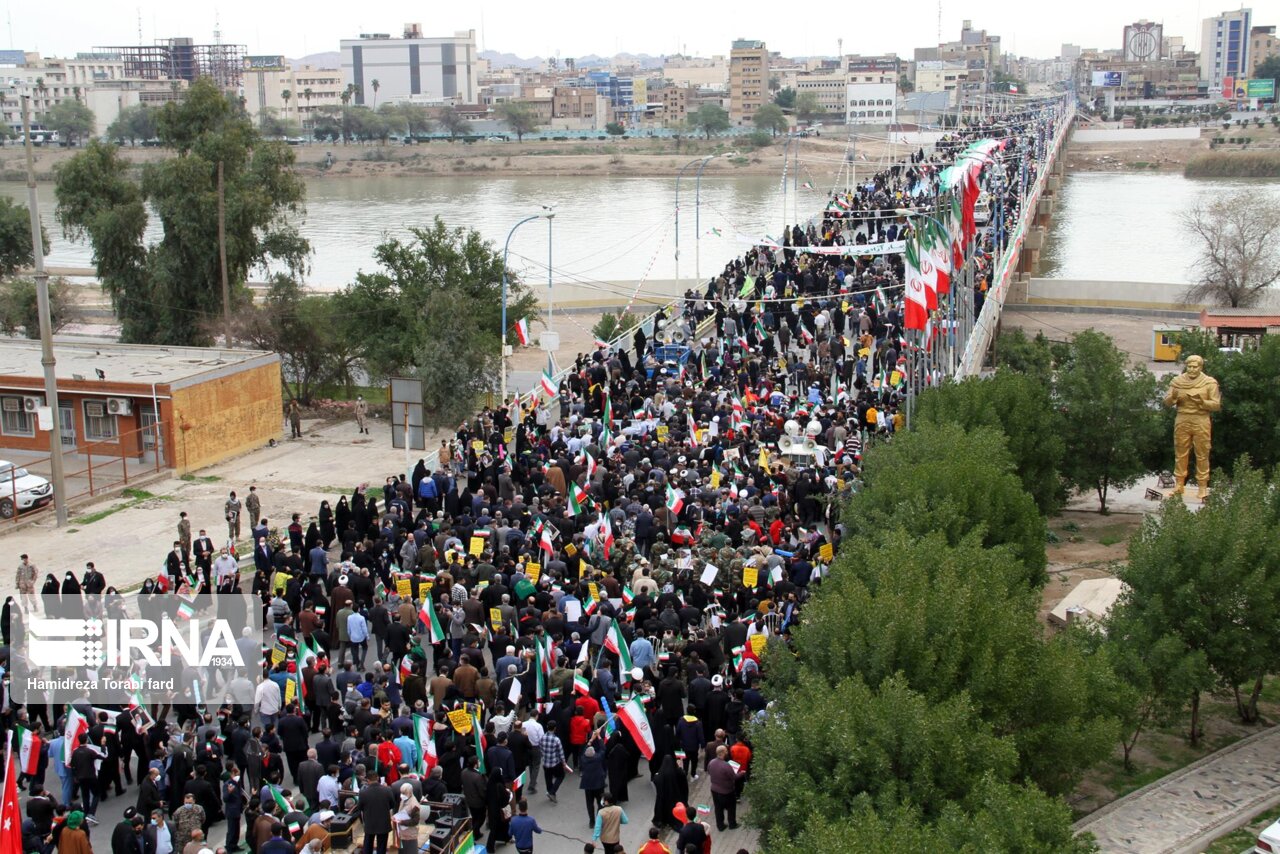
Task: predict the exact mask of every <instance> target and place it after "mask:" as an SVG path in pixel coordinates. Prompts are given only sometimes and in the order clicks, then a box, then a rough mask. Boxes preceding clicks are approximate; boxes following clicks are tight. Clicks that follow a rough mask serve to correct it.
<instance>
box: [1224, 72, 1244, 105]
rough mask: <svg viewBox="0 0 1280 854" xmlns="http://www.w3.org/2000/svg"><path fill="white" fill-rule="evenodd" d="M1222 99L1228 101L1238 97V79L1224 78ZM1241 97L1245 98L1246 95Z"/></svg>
mask: <svg viewBox="0 0 1280 854" xmlns="http://www.w3.org/2000/svg"><path fill="white" fill-rule="evenodd" d="M1222 97H1224V98H1226V99H1227V100H1230V99H1232V98H1234V97H1236V79H1235V78H1234V77H1223V78H1222ZM1240 97H1241V98H1243V97H1244V95H1241V96H1240Z"/></svg>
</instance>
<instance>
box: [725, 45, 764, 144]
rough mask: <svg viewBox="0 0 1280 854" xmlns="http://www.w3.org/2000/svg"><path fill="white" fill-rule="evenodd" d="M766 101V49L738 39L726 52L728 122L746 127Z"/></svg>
mask: <svg viewBox="0 0 1280 854" xmlns="http://www.w3.org/2000/svg"><path fill="white" fill-rule="evenodd" d="M768 99H769V49H768V48H766V47H765V46H764V42H762V41H752V40H750V39H738V40H736V41H735V42H734V43H733V49H732V50H731V51H730V52H729V122H730V123H731V124H733V125H735V126H742V125H749V124H751V121H752V119H754V118H755V114H756V110H758V109H760V108H761V107H763V106H764V105H765V103H766V102H767V101H768Z"/></svg>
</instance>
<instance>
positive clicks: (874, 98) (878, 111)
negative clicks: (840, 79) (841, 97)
mask: <svg viewBox="0 0 1280 854" xmlns="http://www.w3.org/2000/svg"><path fill="white" fill-rule="evenodd" d="M845 96H846V103H847V111H846V113H845V122H846V123H847V124H851V125H891V124H896V123H897V121H898V87H897V85H896V84H893V83H850V84H849V85H848V86H847V87H846V88H845Z"/></svg>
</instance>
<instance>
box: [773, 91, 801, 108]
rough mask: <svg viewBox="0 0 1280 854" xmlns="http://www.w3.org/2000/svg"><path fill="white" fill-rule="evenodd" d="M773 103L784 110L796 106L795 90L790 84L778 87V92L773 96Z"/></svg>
mask: <svg viewBox="0 0 1280 854" xmlns="http://www.w3.org/2000/svg"><path fill="white" fill-rule="evenodd" d="M773 103H775V104H777V105H778V106H779V107H781V108H782V109H784V110H792V109H795V106H796V90H795V89H792V88H791V87H790V86H788V87H786V88H784V89H779V90H778V94H776V95H774V96H773Z"/></svg>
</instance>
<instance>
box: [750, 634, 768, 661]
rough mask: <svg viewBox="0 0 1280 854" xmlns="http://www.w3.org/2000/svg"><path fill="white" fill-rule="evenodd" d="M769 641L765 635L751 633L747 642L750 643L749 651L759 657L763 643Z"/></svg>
mask: <svg viewBox="0 0 1280 854" xmlns="http://www.w3.org/2000/svg"><path fill="white" fill-rule="evenodd" d="M768 642H769V638H768V637H766V636H765V635H752V636H751V639H750V640H749V641H748V643H750V644H751V651H752V652H754V653H755V654H756V657H757V658H759V657H760V653H761V652H763V651H764V645H765V644H766V643H768Z"/></svg>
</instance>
